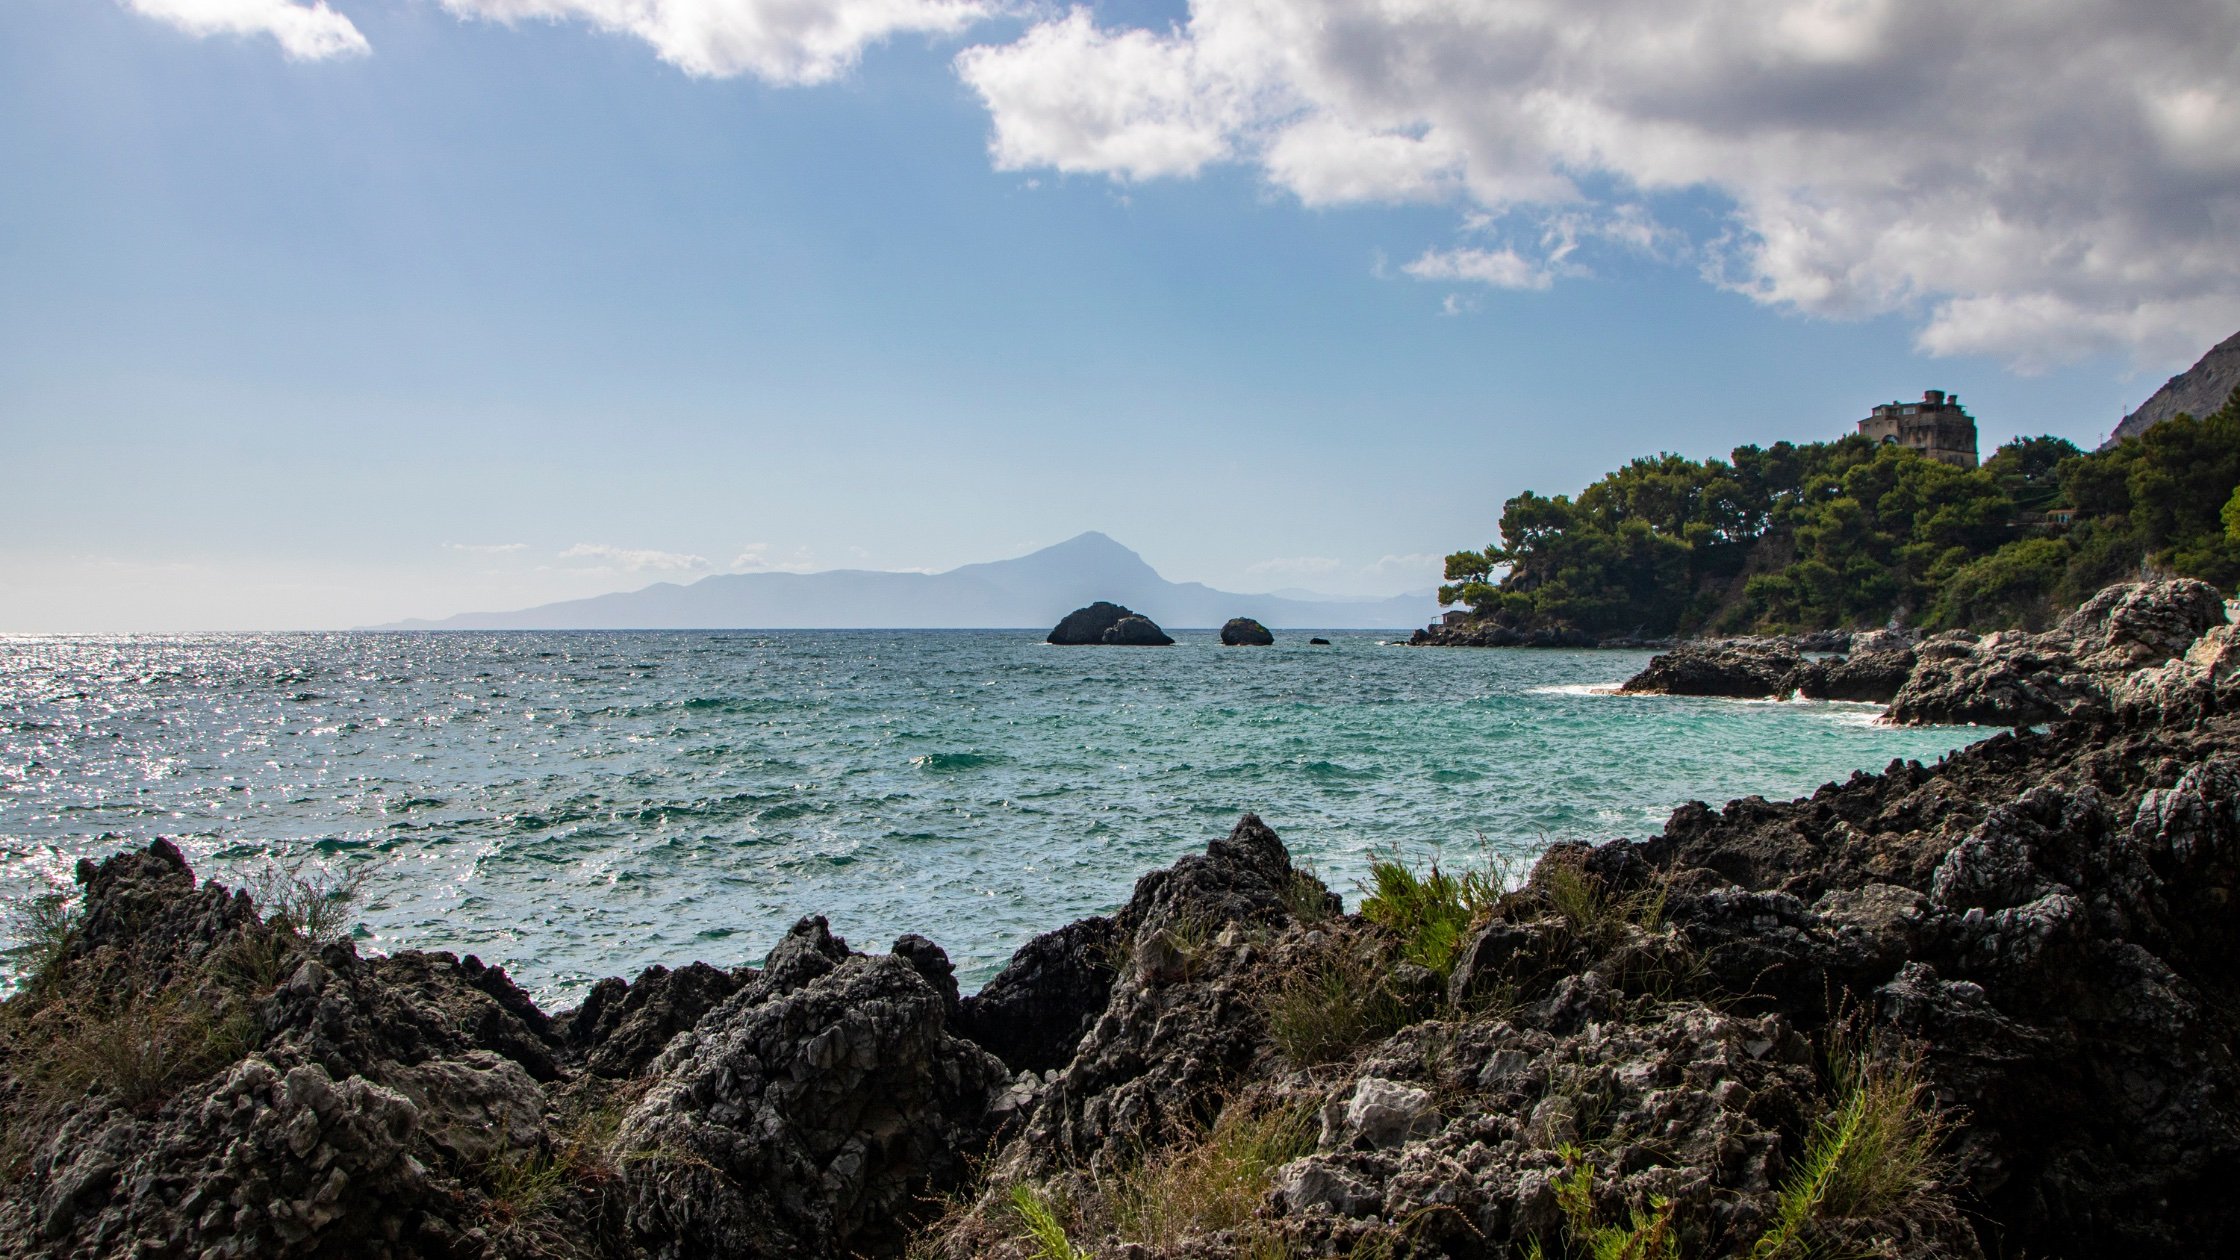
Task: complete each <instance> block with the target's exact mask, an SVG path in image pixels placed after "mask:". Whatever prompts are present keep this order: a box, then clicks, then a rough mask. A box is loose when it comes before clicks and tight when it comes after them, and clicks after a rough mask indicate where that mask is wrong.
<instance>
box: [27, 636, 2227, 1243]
mask: <svg viewBox="0 0 2240 1260" xmlns="http://www.w3.org/2000/svg"><path fill="white" fill-rule="evenodd" d="M2119 602H2120V601H2119ZM2150 602H2153V603H2154V607H2156V608H2162V609H2165V610H2167V608H2168V607H2169V606H2170V605H2169V603H2168V601H2167V600H2160V598H2159V597H2157V600H2156V601H2150ZM2088 607H2089V606H2088ZM2111 607H2114V606H2113V605H2111ZM2123 607H2125V608H2129V609H2131V611H2130V612H2126V613H2123V614H2121V615H2117V614H2116V613H2114V612H2110V611H2108V610H2107V609H2103V610H2102V612H2103V613H2105V614H2106V615H2102V616H2100V618H2099V624H2101V625H2102V626H2103V627H2105V626H2108V625H2115V626H2118V627H2131V629H2125V630H2121V632H2120V633H2111V634H2110V635H2108V636H2104V639H2105V641H2106V642H2107V643H2117V642H2118V641H2119V640H2120V641H2121V642H2135V641H2144V640H2145V639H2146V638H2149V637H2152V636H2151V635H2150V634H2149V633H2148V632H2147V631H2145V630H2142V629H2139V627H2141V626H2145V625H2148V624H2149V623H2150V622H2153V623H2154V624H2162V625H2168V624H2173V623H2167V622H2154V619H2153V618H2149V617H2147V616H2146V615H2145V614H2146V604H2145V603H2143V602H2141V601H2140V600H2138V599H2133V601H2132V602H2131V603H2130V604H2126V605H2123ZM2217 612H2218V620H2219V622H2220V623H2221V619H2222V608H2221V604H2220V605H2219V607H2218V609H2217ZM2203 619H2206V617H2205V615H2204V617H2203ZM2228 633H2229V631H2228V630H2226V629H2224V628H2221V626H2210V627H2208V628H2207V630H2206V631H2204V632H2202V633H2200V634H2199V635H2198V636H2197V637H2196V638H2195V639H2194V641H2193V642H2192V643H2191V644H2189V645H2180V650H2179V651H2178V652H2176V653H2170V654H2166V655H2164V656H2162V657H2161V658H2159V659H2156V660H2148V659H2145V657H2146V656H2148V655H2151V653H2144V652H2131V653H2130V661H2131V663H2130V664H2128V665H2125V666H2122V667H2120V668H2114V667H2111V669H2110V670H2108V671H2106V672H2105V676H2104V677H2103V678H2102V680H2101V681H2099V682H2097V683H2095V686H2096V687H2097V689H2098V690H2097V691H2096V692H2095V693H2094V694H2095V695H2097V696H2099V697H2101V698H2102V699H2101V700H2099V701H2095V702H2092V703H2081V704H2077V705H2074V706H2071V707H2068V708H2065V709H2063V710H2062V711H2061V712H2059V713H2057V714H2056V715H2054V717H2053V718H2052V719H2050V720H2049V723H2048V725H2047V727H2046V729H2044V730H2040V731H2037V732H2018V733H2011V734H2002V735H1999V736H1996V737H1994V738H1992V739H1990V740H1987V741H1984V742H1982V743H1979V744H1976V745H1974V746H1972V747H1969V748H1967V749H1964V750H1962V751H1960V752H1957V753H1955V754H1953V755H1951V756H1950V757H1948V758H1946V759H1945V760H1943V761H1941V762H1939V763H1938V764H1937V765H1935V766H1923V765H1920V764H1918V763H1893V764H1892V765H1891V766H1890V767H1889V768H1888V769H1887V770H1886V771H1885V772H1884V773H1882V774H1879V775H1867V774H1859V775H1854V776H1853V777H1852V779H1851V780H1850V781H1849V782H1847V783H1843V784H1829V785H1827V786H1825V787H1823V788H1821V789H1820V790H1819V791H1818V792H1816V793H1814V794H1813V795H1812V796H1810V797H1808V798H1805V799H1801V800H1797V801H1792V802H1786V803H1775V802H1768V801H1764V800H1761V799H1757V798H1746V799H1743V800H1739V801H1735V802H1732V803H1730V804H1728V805H1727V806H1725V807H1724V808H1722V809H1714V808H1711V807H1710V806H1707V805H1703V804H1691V805H1687V806H1684V807H1682V808H1681V809H1680V810H1678V811H1676V812H1675V814H1674V815H1673V817H1672V819H1671V821H1670V822H1669V823H1668V824H1667V825H1666V827H1665V828H1664V830H1663V831H1662V833H1660V834H1658V835H1655V836H1652V837H1649V838H1647V839H1645V840H1640V841H1626V840H1620V841H1614V842H1611V843H1608V844H1604V845H1600V846H1595V847H1588V846H1585V845H1581V844H1559V845H1557V846H1555V847H1554V848H1553V849H1551V850H1550V851H1549V852H1548V853H1547V854H1546V855H1545V856H1544V857H1542V858H1541V859H1540V861H1539V862H1538V863H1537V864H1536V865H1535V866H1534V868H1533V869H1532V870H1531V872H1530V874H1529V877H1528V878H1525V879H1523V880H1521V881H1520V882H1519V884H1518V886H1517V887H1514V888H1510V887H1508V886H1507V885H1506V883H1504V882H1503V881H1502V880H1501V879H1500V878H1499V877H1498V876H1492V877H1483V878H1479V877H1472V878H1468V879H1463V878H1457V874H1456V873H1455V872H1421V871H1419V872H1414V873H1413V874H1412V875H1411V876H1410V877H1409V878H1410V880H1411V881H1412V882H1405V883H1404V882H1401V881H1399V877H1398V876H1394V877H1393V879H1392V881H1390V882H1389V883H1387V882H1380V887H1379V888H1378V890H1377V895H1376V896H1375V897H1372V898H1367V899H1365V906H1360V907H1356V908H1355V912H1354V913H1351V914H1349V913H1345V912H1343V909H1342V907H1341V905H1340V902H1339V899H1338V898H1337V897H1336V896H1334V895H1333V894H1332V893H1331V892H1330V891H1329V890H1328V889H1326V888H1325V887H1324V886H1323V885H1322V884H1321V882H1320V881H1318V880H1317V879H1316V878H1315V877H1314V875H1313V874H1312V872H1310V871H1307V870H1303V869H1301V868H1299V867H1298V866H1297V865H1295V864H1294V863H1293V862H1292V860H1291V858H1290V855H1289V853H1288V851H1287V850H1286V849H1285V847H1284V845H1283V843H1282V841H1281V840H1280V839H1279V838H1278V837H1277V836H1276V835H1275V833H1274V832H1273V831H1271V830H1270V829H1268V828H1267V827H1266V826H1265V825H1263V824H1262V823H1261V822H1260V821H1259V820H1258V819H1257V818H1254V817H1251V816H1247V817H1245V818H1244V819H1243V820H1242V821H1240V822H1239V823H1238V824H1237V826H1236V827H1235V829H1234V830H1233V831H1232V832H1231V833H1230V834H1229V835H1227V836H1225V837H1222V838H1219V839H1216V840H1214V841H1213V842H1212V843H1211V844H1209V845H1208V847H1207V849H1206V851H1205V852H1204V853H1203V854H1202V855H1195V856H1191V857H1186V858H1183V859H1182V860H1180V861H1178V862H1177V863H1175V864H1174V865H1173V866H1171V867H1169V868H1167V869H1164V870H1158V871H1153V872H1151V873H1149V874H1147V875H1145V876H1143V877H1142V879H1140V880H1139V881H1138V883H1137V885H1136V888H1135V891H1134V894H1133V895H1132V896H1131V897H1130V899H1129V900H1128V902H1127V904H1126V905H1124V906H1123V907H1121V908H1120V909H1119V910H1118V911H1117V912H1115V913H1114V914H1113V915H1111V916H1109V917H1097V918H1091V919H1086V920H1082V921H1080V922H1077V923H1074V924H1071V925H1068V926H1065V927H1062V928H1059V929H1058V930H1056V931H1054V932H1052V933H1049V934H1047V935H1045V936H1042V937H1039V938H1037V939H1036V940H1034V941H1032V942H1030V943H1029V944H1028V945H1026V946H1025V947H1023V948H1022V949H1021V950H1020V951H1019V953H1018V954H1017V955H1016V956H1015V957H1014V959H1013V960H1012V963H1011V965H1010V966H1009V967H1007V968H1006V969H1005V970H1004V971H1003V972H1002V973H1001V974H1000V975H998V976H997V977H996V978H995V979H994V980H993V981H991V982H990V983H989V984H988V985H987V986H986V987H984V988H983V989H982V990H981V991H980V992H979V993H977V994H973V995H969V996H966V995H962V994H960V993H959V992H958V988H957V985H956V982H955V978H954V974H953V969H952V968H951V967H950V966H949V963H948V960H947V958H946V957H945V955H944V954H943V953H942V951H941V949H940V948H939V946H938V945H937V944H935V943H934V942H933V941H932V940H929V939H926V938H924V937H919V936H905V937H903V938H902V939H900V940H898V941H896V942H895V943H894V944H893V946H892V947H891V948H890V949H889V950H888V951H887V952H879V953H866V952H861V951H858V950H855V949H851V948H850V947H849V946H848V944H847V943H846V942H845V941H844V940H842V939H841V938H840V937H839V936H837V935H835V934H834V932H833V931H832V928H831V926H830V925H828V924H827V923H826V922H825V921H824V920H822V919H818V918H810V919H804V920H803V921H802V922H801V923H799V924H798V925H796V926H795V928H794V929H793V930H792V932H791V933H789V934H788V936H787V937H786V938H785V940H784V941H783V942H782V943H781V944H780V945H779V946H778V947H777V948H776V949H774V950H773V951H772V952H771V955H770V957H769V958H768V960H767V961H766V964H765V965H764V966H763V967H761V968H759V969H758V968H738V969H732V970H723V969H718V968H714V967H709V966H706V965H704V964H695V965H693V966H690V967H685V968H680V969H677V970H673V971H672V970H666V969H663V968H658V967H657V968H652V969H650V970H648V971H646V972H644V973H643V974H641V975H640V976H638V977H637V978H636V979H635V980H631V981H627V982H625V981H623V980H621V979H614V980H608V981H604V982H602V983H601V984H600V985H599V986H597V987H596V988H595V989H594V990H593V991H592V992H591V994H590V995H589V997H588V998H587V1000H586V1001H585V1002H584V1003H583V1005H582V1006H580V1007H578V1008H577V1009H575V1010H572V1011H564V1012H560V1013H558V1014H547V1013H546V1012H543V1011H541V1010H539V1009H538V1008H537V1006H536V1005H535V1004H534V1003H533V1002H532V1001H531V1000H530V999H529V997H528V996H527V995H526V994H524V993H523V992H522V991H521V990H520V989H519V988H518V987H516V986H515V985H514V984H513V983H512V982H511V981H510V980H509V979H508V978H507V976H506V975H505V973H504V971H503V970H502V969H499V968H495V967H488V966H484V965H483V964H481V963H480V962H479V961H477V960H476V959H474V958H472V957H468V958H455V957H453V956H451V955H449V954H445V953H421V952H417V951H405V952H401V953H398V954H395V955H392V956H387V957H362V956H360V955H359V954H358V952H357V951H356V949H355V948H354V946H353V945H352V944H351V943H350V942H349V941H348V940H346V939H325V938H326V937H327V936H328V935H329V934H328V933H326V932H324V931H323V930H322V929H321V928H320V925H319V924H318V922H317V916H316V914H315V913H314V910H315V906H313V905H310V904H308V903H301V902H297V903H292V904H267V905H264V906H261V907H260V906H259V905H257V904H255V903H253V902H252V900H251V899H250V898H249V897H248V896H247V895H246V894H245V893H242V892H238V891H235V890H230V889H227V888H225V887H223V886H221V885H217V884H213V883H208V882H200V881H197V880H196V879H195V877H194V876H193V874H192V873H191V872H190V871H189V870H188V869H187V866H186V863H185V862H184V861H183V859H182V858H181V856H180V854H179V853H178V851H177V850H176V849H175V848H173V847H172V846H171V845H169V844H168V843H164V842H160V841H159V842H157V843H156V844H154V845H152V846H151V847H149V848H148V849H146V850H137V851H130V852H126V853H122V854H119V855H116V856H114V857H111V858H109V859H107V860H106V861H103V862H100V863H92V862H87V863H82V864H81V866H80V868H79V872H78V878H79V883H80V886H81V887H80V892H81V903H80V905H79V907H78V909H77V911H76V912H75V913H74V914H72V915H69V916H67V917H64V916H50V917H49V918H48V919H46V920H43V921H42V928H41V932H42V934H41V935H39V936H38V937H37V938H36V940H35V941H34V944H35V945H36V947H37V948H38V949H39V951H40V958H39V959H38V962H39V966H38V969H37V973H36V977H35V979H34V980H33V981H32V982H31V983H30V984H29V985H28V986H27V987H26V988H25V990H24V991H23V992H21V993H20V994H18V995H17V996H15V997H13V998H11V999H9V1000H8V1001H7V1002H6V1003H5V1004H4V1005H0V1103H4V1109H5V1111H4V1114H5V1120H6V1124H5V1132H4V1134H0V1161H4V1163H0V1179H4V1180H0V1253H4V1254H7V1255H21V1256H37V1257H88V1258H90V1257H109V1256H134V1257H189V1256H194V1257H201V1256H277V1257H297V1256H301V1257H311V1256H320V1257H325V1256H338V1257H347V1256H366V1257H407V1256H431V1257H517V1256H518V1257H541V1256H556V1257H557V1256H598V1257H638V1256H646V1257H675V1258H677V1260H683V1258H685V1257H763V1256H769V1257H778V1256H809V1257H817V1256H830V1257H843V1256H900V1255H914V1256H947V1257H960V1258H961V1257H966V1256H1011V1257H1021V1258H1025V1257H1033V1256H1053V1255H1065V1256H1069V1257H1070V1256H1077V1255H1093V1256H1098V1257H1107V1256H1109V1257H1128V1258H1130V1260H1150V1258H1152V1257H1160V1258H1165V1257H1176V1258H1179V1257H1214V1256H1251V1257H1275V1256H1291V1257H1317V1256H1359V1255H1376V1256H1458V1257H1460V1256H1468V1257H1477V1256H1488V1257H1491V1256H1527V1255H1539V1256H1542V1257H1556V1256H1587V1255H1603V1254H1608V1255H1630V1256H1638V1257H1643V1258H1647V1257H1691V1258H1692V1257H1708V1256H1745V1255H1749V1256H1758V1257H1772V1256H1788V1255H1795V1256H1803V1255H1809V1254H1824V1253H1837V1254H1857V1255H1878V1256H1900V1255H1903V1256H1926V1255H1950V1256H1959V1257H1975V1256H2020V1255H2033V1256H2065V1257H2072V1258H2075V1257H2097V1256H2110V1257H2113V1256H2130V1255H2135V1254H2142V1253H2146V1254H2159V1253H2165V1252H2172V1253H2207V1254H2220V1253H2222V1252H2223V1250H2224V1249H2225V1248H2227V1247H2234V1246H2240V1207H2236V1206H2235V1205H2234V1203H2233V1200H2232V1199H2231V1196H2230V1194H2229V1191H2228V1186H2229V1177H2230V1174H2231V1172H2232V1171H2233V1170H2234V1168H2235V1167H2236V1165H2240V1064H2236V1061H2235V1054H2234V1048H2235V1045H2236V1035H2240V980H2236V979H2235V978H2234V976H2233V974H2232V972H2231V968H2230V967H2229V965H2228V960H2229V959H2230V958H2231V957H2233V956H2234V951H2235V947H2236V946H2240V909H2236V904H2235V896H2236V894H2240V679H2236V678H2235V677H2234V676H2233V674H2232V673H2231V672H2229V671H2226V670H2225V669H2223V668H2222V661H2223V655H2222V653H2223V648H2222V646H2221V645H2222V643H2223V641H2224V637H2225V636H2226V635H2227V634H2228ZM2165 637H2166V636H2165ZM2082 641H2083V640H2082V639H2080V638H2079V637H2078V636H2076V635H2071V636H2070V638H2069V640H2068V642H2069V644H2070V648H2071V649H2072V650H2071V652H2070V655H2069V656H2068V657H2067V658H2065V659H2067V660H2069V661H2070V662H2071V664H2075V663H2076V662H2077V661H2079V660H2081V659H2083V658H2080V657H2078V656H2077V655H2076V654H2075V652H2074V650H2073V649H2074V648H2075V646H2076V645H2077V644H2078V643H2080V642H2082ZM1981 653H1982V649H1981V648H1980V647H1979V648H1978V649H1977V651H1976V652H1975V653H1971V654H1970V657H1969V658H1968V659H1971V660H1972V659H1974V658H1975V656H1977V655H1980V654H1981ZM1853 655H1854V657H1855V656H1857V655H1858V654H1857V653H1854V654H1853ZM2196 657H2200V658H2203V659H2202V661H2196V660H2195V659H2194V658H2196ZM1971 668H1972V667H1971ZM1918 672H1919V667H1918V666H1917V667H1916V671H1915V673H1916V675H1918ZM1954 672H1956V673H1959V672H1964V671H1957V670H1956V671H1954ZM1978 672H1982V671H1978ZM2041 672H2042V671H2041ZM1970 676H1973V675H1970ZM2025 677H2026V678H2027V677H2030V676H2029V675H2025ZM2096 677H2099V676H2098V675H2096ZM1908 685H1911V684H1910V682H1909V684H1908ZM1364 908H1366V909H1367V910H1368V911H1369V913H1362V910H1363V909H1364ZM1457 911H1459V917H1457V916H1456V913H1455V912H1457ZM1442 916H1444V917H1442ZM1861 1151H1867V1152H1871V1153H1873V1158H1871V1159H1869V1158H1866V1157H1864V1156H1861V1155H1860V1154H1859V1152H1861ZM1847 1161H1848V1162H1847ZM1862 1170H1863V1171H1862ZM1626 1248H1631V1250H1627V1249H1626Z"/></svg>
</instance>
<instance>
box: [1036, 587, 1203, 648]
mask: <svg viewBox="0 0 2240 1260" xmlns="http://www.w3.org/2000/svg"><path fill="white" fill-rule="evenodd" d="M1048 641H1049V642H1051V643H1056V644H1059V645H1062V646H1065V647H1082V646H1087V645H1090V644H1099V643H1102V644H1110V645H1115V646H1120V647H1166V646H1168V645H1169V644H1171V643H1173V642H1174V640H1173V639H1171V638H1169V637H1168V636H1167V632H1166V631H1164V630H1161V629H1160V628H1159V627H1158V625H1157V624H1155V623H1154V622H1153V621H1152V620H1151V619H1150V618H1149V617H1144V616H1140V615H1138V614H1136V613H1133V612H1130V611H1128V610H1127V609H1125V608H1123V607H1121V606H1120V605H1118V604H1112V603H1107V602H1105V601H1104V600H1101V599H1100V600H1098V601H1097V602H1096V603H1094V604H1091V605H1089V606H1088V607H1086V608H1076V609H1074V610H1073V611H1072V612H1069V613H1067V614H1066V615H1065V618H1064V619H1063V620H1061V621H1059V622H1058V624H1057V625H1056V626H1055V627H1054V628H1052V630H1051V631H1050V638H1049V640H1048Z"/></svg>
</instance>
